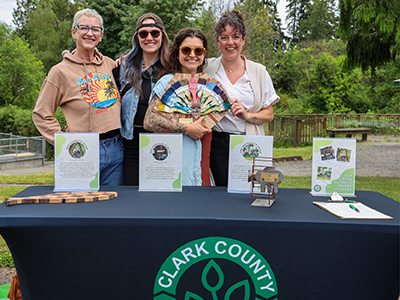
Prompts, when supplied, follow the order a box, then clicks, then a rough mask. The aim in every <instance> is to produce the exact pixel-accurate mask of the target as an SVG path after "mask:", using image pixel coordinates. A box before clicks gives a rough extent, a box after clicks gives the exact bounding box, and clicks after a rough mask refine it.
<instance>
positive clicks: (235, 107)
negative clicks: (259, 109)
mask: <svg viewBox="0 0 400 300" xmlns="http://www.w3.org/2000/svg"><path fill="white" fill-rule="evenodd" d="M231 114H232V116H234V117H238V118H240V119H242V120H245V121H247V120H248V119H249V116H248V114H247V111H246V109H245V108H244V106H243V104H242V103H240V102H239V100H238V99H236V98H235V99H233V100H231Z"/></svg>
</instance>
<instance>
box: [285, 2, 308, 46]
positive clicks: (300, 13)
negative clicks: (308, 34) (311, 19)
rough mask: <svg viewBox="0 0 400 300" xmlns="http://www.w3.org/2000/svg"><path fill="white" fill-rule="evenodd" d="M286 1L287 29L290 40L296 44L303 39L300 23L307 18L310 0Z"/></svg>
mask: <svg viewBox="0 0 400 300" xmlns="http://www.w3.org/2000/svg"><path fill="white" fill-rule="evenodd" d="M287 3H288V4H287V5H286V12H287V15H286V21H287V31H288V33H289V34H290V35H291V36H292V42H293V43H295V44H296V43H299V42H300V41H302V40H303V36H302V35H301V31H300V24H301V22H302V21H304V20H306V19H307V18H308V15H309V13H310V9H309V6H310V5H311V3H310V0H288V1H287Z"/></svg>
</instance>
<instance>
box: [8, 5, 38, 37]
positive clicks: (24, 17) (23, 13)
mask: <svg viewBox="0 0 400 300" xmlns="http://www.w3.org/2000/svg"><path fill="white" fill-rule="evenodd" d="M16 4H17V8H14V9H13V13H12V15H13V23H14V25H15V27H16V30H17V32H18V35H19V36H20V37H21V36H25V35H26V28H25V26H26V22H27V21H28V20H29V18H28V15H29V14H30V13H31V12H32V11H34V10H35V8H36V1H35V0H17V2H16Z"/></svg>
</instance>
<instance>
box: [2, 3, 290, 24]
mask: <svg viewBox="0 0 400 300" xmlns="http://www.w3.org/2000/svg"><path fill="white" fill-rule="evenodd" d="M16 7H17V4H16V0H0V20H1V21H3V22H5V23H7V24H8V25H13V24H12V12H13V9H14V8H16ZM285 7H286V0H279V4H278V13H279V17H280V18H281V20H282V26H283V27H286V25H285V24H286V22H285V16H286V13H285Z"/></svg>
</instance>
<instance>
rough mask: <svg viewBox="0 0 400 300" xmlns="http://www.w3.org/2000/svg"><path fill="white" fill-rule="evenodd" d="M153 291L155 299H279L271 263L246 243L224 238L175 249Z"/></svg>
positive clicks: (203, 240) (196, 241)
mask: <svg viewBox="0 0 400 300" xmlns="http://www.w3.org/2000/svg"><path fill="white" fill-rule="evenodd" d="M228 268H229V271H228ZM232 270H234V271H232ZM153 292H154V294H153V300H173V299H182V300H206V299H207V300H208V299H212V300H218V299H221V300H242V299H243V300H250V299H251V300H258V299H269V300H277V299H278V298H277V297H278V289H277V283H276V280H275V276H274V273H273V271H272V269H271V267H270V266H269V264H268V262H267V261H266V260H265V259H264V258H263V257H262V256H261V254H260V253H258V252H257V251H256V250H254V249H253V248H252V247H250V246H248V245H246V244H245V243H242V242H240V241H237V240H234V239H230V238H224V237H207V238H202V239H198V240H194V241H192V242H189V243H187V244H185V245H183V246H182V247H180V248H179V249H177V250H175V251H174V252H173V253H172V254H171V255H170V256H169V257H168V258H167V259H166V260H165V262H164V263H163V265H162V266H161V268H160V270H159V271H158V274H157V277H156V280H155V283H154V291H153Z"/></svg>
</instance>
